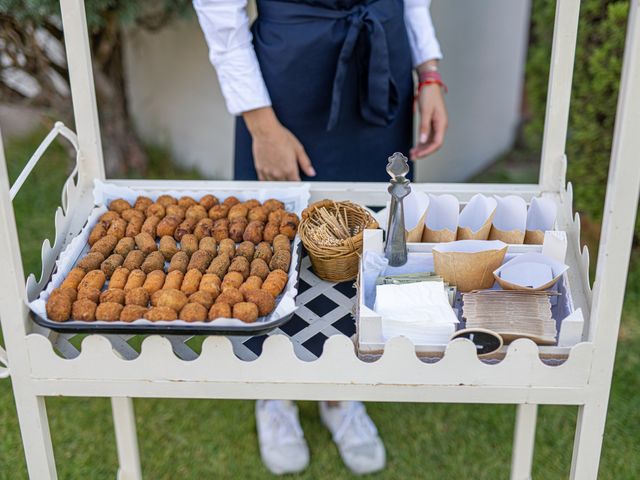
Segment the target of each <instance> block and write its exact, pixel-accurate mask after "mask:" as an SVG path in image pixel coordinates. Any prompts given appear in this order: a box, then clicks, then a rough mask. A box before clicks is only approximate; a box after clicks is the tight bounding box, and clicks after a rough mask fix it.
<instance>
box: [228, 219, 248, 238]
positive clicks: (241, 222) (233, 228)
mask: <svg viewBox="0 0 640 480" xmlns="http://www.w3.org/2000/svg"><path fill="white" fill-rule="evenodd" d="M247 225H248V222H247V219H246V218H236V219H234V220H232V221H231V223H230V224H229V238H230V239H231V240H233V241H234V242H235V243H240V242H242V237H243V235H244V232H245V230H246V228H247Z"/></svg>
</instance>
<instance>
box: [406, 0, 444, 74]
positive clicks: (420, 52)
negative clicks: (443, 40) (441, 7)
mask: <svg viewBox="0 0 640 480" xmlns="http://www.w3.org/2000/svg"><path fill="white" fill-rule="evenodd" d="M430 6H431V0H404V21H405V24H406V25H407V34H408V36H409V44H410V45H411V55H412V58H413V66H414V67H417V66H418V65H420V64H421V63H424V62H426V61H427V60H434V59H437V60H439V59H441V58H442V51H441V50H440V43H438V39H437V38H436V32H435V29H434V28H433V22H432V21H431V13H430V12H429V7H430Z"/></svg>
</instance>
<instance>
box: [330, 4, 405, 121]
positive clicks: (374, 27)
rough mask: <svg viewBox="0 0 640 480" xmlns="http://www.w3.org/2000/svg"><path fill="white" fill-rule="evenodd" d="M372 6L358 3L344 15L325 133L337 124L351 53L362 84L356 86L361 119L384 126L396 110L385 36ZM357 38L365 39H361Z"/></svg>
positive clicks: (394, 83) (396, 102)
mask: <svg viewBox="0 0 640 480" xmlns="http://www.w3.org/2000/svg"><path fill="white" fill-rule="evenodd" d="M376 3H378V2H373V3H365V4H359V5H357V6H355V7H354V8H353V9H351V10H349V11H348V14H347V16H346V19H347V21H348V22H349V27H348V30H347V35H346V37H345V40H344V42H343V44H342V47H341V49H340V54H339V56H338V64H337V67H336V73H335V76H334V78H333V88H332V93H331V109H330V112H329V120H328V122H327V131H330V130H332V129H333V128H335V126H336V124H337V123H338V116H339V114H340V105H341V103H342V90H343V87H344V80H345V78H346V75H347V70H348V67H349V62H350V61H351V59H352V58H353V56H354V54H355V55H357V62H356V64H357V68H358V78H359V81H361V82H362V83H361V84H360V85H359V96H360V98H359V101H360V114H361V115H362V117H363V118H364V119H365V120H366V121H367V122H369V123H371V124H373V125H379V126H386V125H389V124H390V123H391V122H392V121H393V119H394V118H395V116H396V113H397V111H398V106H399V100H398V89H397V86H396V82H395V80H394V79H393V77H392V75H391V66H390V64H389V48H388V45H387V37H386V33H385V30H384V27H383V25H382V22H381V20H380V18H379V16H378V14H377V12H376V9H375V8H374V5H375V4H376ZM381 3H382V2H381ZM361 35H364V36H365V37H364V38H361ZM362 79H365V80H364V81H362Z"/></svg>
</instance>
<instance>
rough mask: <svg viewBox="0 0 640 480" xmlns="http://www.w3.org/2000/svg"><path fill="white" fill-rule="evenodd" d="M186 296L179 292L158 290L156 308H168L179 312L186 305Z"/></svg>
mask: <svg viewBox="0 0 640 480" xmlns="http://www.w3.org/2000/svg"><path fill="white" fill-rule="evenodd" d="M187 301H188V299H187V296H186V295H185V294H184V293H183V292H181V291H180V290H174V289H167V290H160V294H159V295H158V300H157V306H158V307H169V308H172V309H173V310H175V311H176V312H179V311H180V310H182V307H184V306H185V305H186V304H187Z"/></svg>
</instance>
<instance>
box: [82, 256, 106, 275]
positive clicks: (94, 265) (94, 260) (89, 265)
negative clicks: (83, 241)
mask: <svg viewBox="0 0 640 480" xmlns="http://www.w3.org/2000/svg"><path fill="white" fill-rule="evenodd" d="M103 261H104V255H103V254H102V253H100V252H89V253H87V254H86V255H85V256H84V257H82V258H81V259H80V261H79V262H78V263H77V264H76V267H78V268H81V269H83V270H84V271H85V272H90V271H91V270H97V269H99V268H100V264H101V263H102V262H103Z"/></svg>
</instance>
